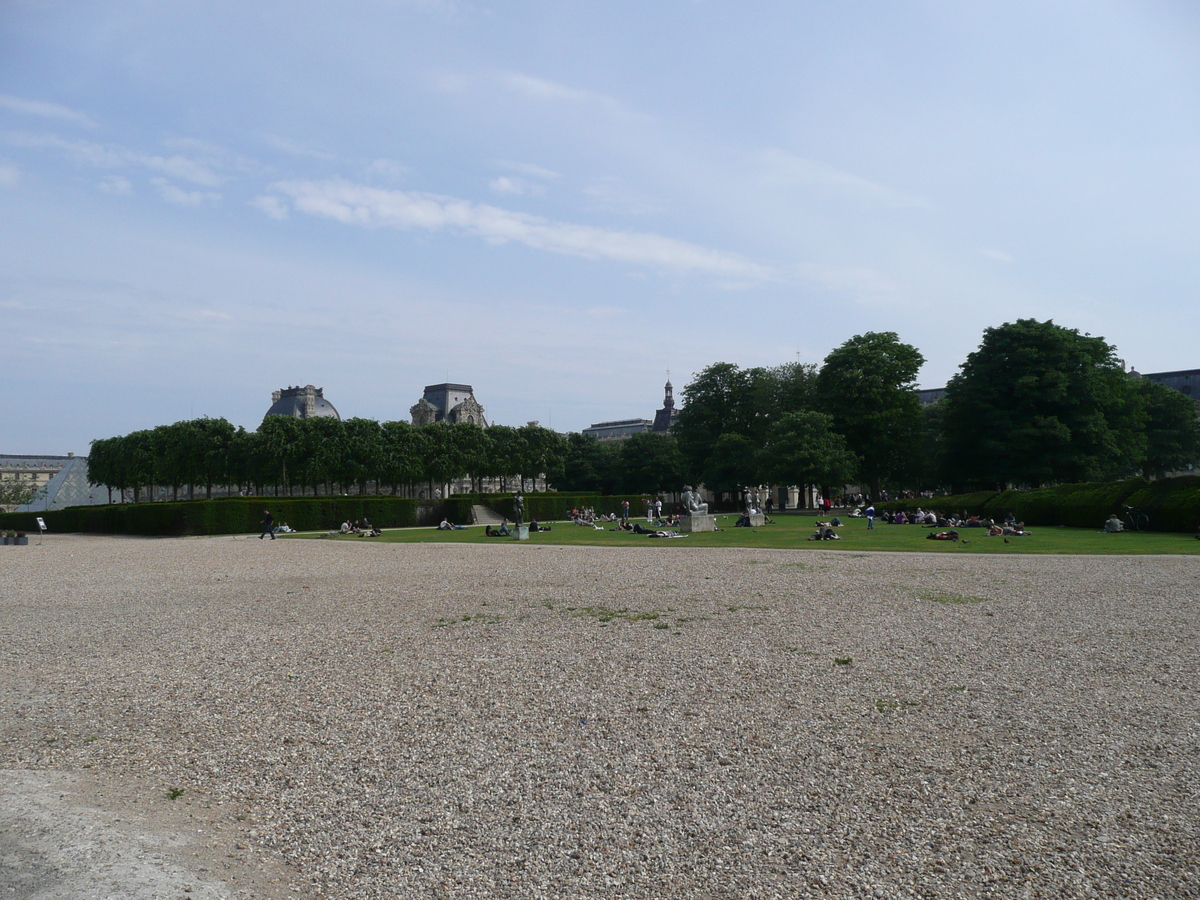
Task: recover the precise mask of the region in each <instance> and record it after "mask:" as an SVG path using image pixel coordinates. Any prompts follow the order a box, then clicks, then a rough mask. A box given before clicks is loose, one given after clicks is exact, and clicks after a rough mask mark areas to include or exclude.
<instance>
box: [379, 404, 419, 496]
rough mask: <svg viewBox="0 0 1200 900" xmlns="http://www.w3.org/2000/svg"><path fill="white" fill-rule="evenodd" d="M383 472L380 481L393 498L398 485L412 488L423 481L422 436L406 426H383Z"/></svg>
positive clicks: (417, 430)
mask: <svg viewBox="0 0 1200 900" xmlns="http://www.w3.org/2000/svg"><path fill="white" fill-rule="evenodd" d="M382 431H383V468H382V472H381V475H380V477H381V478H382V479H383V482H384V484H388V485H391V488H392V493H393V494H395V493H396V492H397V489H398V487H399V486H400V485H402V484H403V485H408V486H409V487H410V488H411V486H412V485H413V484H414V483H415V482H418V481H421V480H423V479H424V477H425V462H424V459H425V435H424V432H423V431H422V430H421V429H420V428H417V427H415V426H413V425H412V424H410V423H409V422H384V423H383V426H382Z"/></svg>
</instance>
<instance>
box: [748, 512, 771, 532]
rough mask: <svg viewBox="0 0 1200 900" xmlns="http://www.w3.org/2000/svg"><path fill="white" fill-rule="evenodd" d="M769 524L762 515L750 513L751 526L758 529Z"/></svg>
mask: <svg viewBox="0 0 1200 900" xmlns="http://www.w3.org/2000/svg"><path fill="white" fill-rule="evenodd" d="M765 524H767V517H766V516H764V515H763V514H762V513H750V525H751V527H753V528H757V527H758V526H759V525H765Z"/></svg>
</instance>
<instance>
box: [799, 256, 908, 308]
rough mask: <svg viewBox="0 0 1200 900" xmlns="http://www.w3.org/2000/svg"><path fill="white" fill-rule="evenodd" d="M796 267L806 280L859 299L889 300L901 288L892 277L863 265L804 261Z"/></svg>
mask: <svg viewBox="0 0 1200 900" xmlns="http://www.w3.org/2000/svg"><path fill="white" fill-rule="evenodd" d="M798 269H799V272H800V274H801V276H802V277H803V278H805V279H807V280H808V281H811V282H815V283H817V284H819V285H821V286H822V287H825V288H828V289H829V290H833V291H837V292H838V293H842V294H849V295H850V296H851V297H853V298H854V299H856V300H860V301H880V300H891V299H894V298H895V297H896V296H897V294H898V293H899V292H900V290H901V287H900V285H899V284H898V283H897V282H896V281H894V280H893V279H892V278H890V277H888V276H887V275H884V274H883V273H881V272H877V271H875V270H874V269H869V268H865V267H860V266H858V267H856V266H834V265H817V264H814V263H804V264H802V265H800V266H799V267H798Z"/></svg>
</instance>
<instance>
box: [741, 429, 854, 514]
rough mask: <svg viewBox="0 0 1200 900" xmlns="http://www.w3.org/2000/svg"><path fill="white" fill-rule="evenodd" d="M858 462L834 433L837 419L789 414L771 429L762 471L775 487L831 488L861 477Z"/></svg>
mask: <svg viewBox="0 0 1200 900" xmlns="http://www.w3.org/2000/svg"><path fill="white" fill-rule="evenodd" d="M857 469H858V459H857V458H856V457H855V456H854V454H853V453H852V452H850V450H849V448H847V446H846V439H845V438H844V437H842V436H841V435H840V434H838V433H837V432H836V431H834V428H833V418H832V417H831V416H828V415H826V414H825V413H819V412H814V411H812V410H806V411H802V412H792V413H788V414H787V415H785V416H784V417H783V418H781V419H780V420H779V421H778V422H776V423H775V424H774V425H772V426H771V431H770V433H769V435H768V437H767V445H766V447H765V448H763V451H762V470H763V473H764V474H765V475H766V480H768V481H770V482H772V483H774V484H799V485H807V484H815V485H818V486H820V487H821V488H822V493H825V494H826V495H827V493H828V489H829V488H830V487H833V486H835V485H844V484H846V483H848V482H849V481H851V480H852V479H853V478H854V477H855V476H856V474H857Z"/></svg>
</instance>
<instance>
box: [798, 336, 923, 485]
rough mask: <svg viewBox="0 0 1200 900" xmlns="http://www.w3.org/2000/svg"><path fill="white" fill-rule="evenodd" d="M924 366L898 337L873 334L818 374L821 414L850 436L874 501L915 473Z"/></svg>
mask: <svg viewBox="0 0 1200 900" xmlns="http://www.w3.org/2000/svg"><path fill="white" fill-rule="evenodd" d="M924 363H925V357H923V356H922V355H921V352H920V351H919V350H917V348H916V347H913V346H912V345H910V344H905V343H902V342H901V341H900V338H899V337H898V336H897V335H896V333H895V332H892V331H885V332H868V333H866V334H859V335H855V336H854V337H852V338H851V339H850V340H848V341H846V343H844V344H842V345H841V346H840V347H838V348H837V349H836V350H834V351H833V352H831V353H830V354H829V355H828V356H827V357H825V362H824V364H823V365H822V366H821V371H820V372H819V373H818V374H817V380H816V395H817V399H818V403H819V407H820V411H821V412H824V413H826V414H827V415H829V416H830V417H832V419H833V430H834V431H836V432H837V433H838V434H841V435H844V436H845V439H846V445H847V447H848V448H849V449H850V451H851V452H852V453H854V455H855V456H856V457H857V458H858V460H859V472H860V477H861V478H862V479H863V480H864V481H865V482H866V483H867V485H869V486H870V490H871V494H872V495H873V496H879V493H880V486H881V484H882V483H883V482H884V481H886V480H889V479H892V478H898V477H901V476H903V475H905V474H906V471H907V470H908V469H909V468H910V467H911V463H912V458H913V454H914V452H915V447H916V443H917V438H918V435H919V433H920V425H921V404H920V401H919V400H918V399H917V394H916V378H917V373H918V372H919V371H920V370H921V366H922V365H924Z"/></svg>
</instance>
